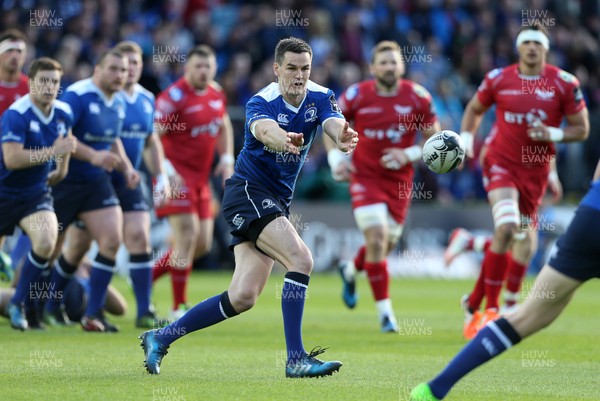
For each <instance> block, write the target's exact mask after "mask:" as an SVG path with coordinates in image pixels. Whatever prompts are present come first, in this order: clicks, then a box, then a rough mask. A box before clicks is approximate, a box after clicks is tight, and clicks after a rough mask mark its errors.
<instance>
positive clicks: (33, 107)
mask: <svg viewBox="0 0 600 401" xmlns="http://www.w3.org/2000/svg"><path fill="white" fill-rule="evenodd" d="M27 97H29V95H27ZM28 100H29V103H30V104H31V110H33V114H35V115H36V117H37V118H39V119H40V121H41V122H42V123H43V124H44V125H48V124H49V123H50V121H52V119H53V118H54V102H52V107H51V108H50V114H48V116H47V117H46V116H45V115H44V113H42V111H41V110H40V109H38V107H37V106H36V105H35V104H34V103H33V101H32V100H31V98H29V99H28Z"/></svg>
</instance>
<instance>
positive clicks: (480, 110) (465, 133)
mask: <svg viewBox="0 0 600 401" xmlns="http://www.w3.org/2000/svg"><path fill="white" fill-rule="evenodd" d="M487 109H488V108H487V107H485V106H484V105H483V104H481V102H480V101H479V99H478V98H477V95H475V96H473V98H472V99H471V100H470V101H469V103H468V104H467V107H465V112H464V113H463V118H462V121H461V123H460V136H461V138H462V139H463V142H464V143H465V150H466V156H467V157H473V156H474V152H473V138H474V135H475V133H476V132H477V128H478V127H479V124H481V119H482V118H483V115H484V114H485V112H486V111H487Z"/></svg>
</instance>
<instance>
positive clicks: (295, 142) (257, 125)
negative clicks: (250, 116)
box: [250, 119, 304, 155]
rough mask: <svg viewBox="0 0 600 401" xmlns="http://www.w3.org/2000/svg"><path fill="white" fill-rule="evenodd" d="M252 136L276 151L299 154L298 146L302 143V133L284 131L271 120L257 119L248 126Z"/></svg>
mask: <svg viewBox="0 0 600 401" xmlns="http://www.w3.org/2000/svg"><path fill="white" fill-rule="evenodd" d="M250 129H251V131H252V132H253V134H254V137H255V138H256V139H258V140H259V141H261V142H262V143H264V144H265V146H267V147H268V148H269V149H273V150H275V151H277V152H287V153H292V154H295V155H298V154H300V146H302V145H303V144H304V134H302V133H296V132H285V131H284V130H283V129H281V128H280V127H279V124H277V123H276V122H275V121H273V120H266V119H265V120H257V121H255V122H254V123H252V127H250Z"/></svg>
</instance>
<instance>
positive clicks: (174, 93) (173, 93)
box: [169, 87, 183, 102]
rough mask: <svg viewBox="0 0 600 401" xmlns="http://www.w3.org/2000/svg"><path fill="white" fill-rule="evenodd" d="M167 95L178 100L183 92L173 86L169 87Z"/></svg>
mask: <svg viewBox="0 0 600 401" xmlns="http://www.w3.org/2000/svg"><path fill="white" fill-rule="evenodd" d="M169 97H170V98H171V99H173V100H174V101H176V102H178V101H180V100H181V98H182V97H183V92H181V89H179V88H175V87H173V88H171V89H169Z"/></svg>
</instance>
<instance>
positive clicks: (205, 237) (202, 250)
mask: <svg viewBox="0 0 600 401" xmlns="http://www.w3.org/2000/svg"><path fill="white" fill-rule="evenodd" d="M214 226H215V221H214V220H213V219H212V218H209V219H199V221H198V227H199V229H198V237H197V238H198V240H197V241H196V249H195V252H194V259H195V258H198V257H200V256H202V255H204V254H206V253H208V252H210V249H211V248H212V242H213V230H214Z"/></svg>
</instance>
